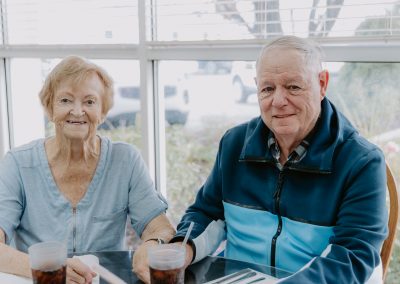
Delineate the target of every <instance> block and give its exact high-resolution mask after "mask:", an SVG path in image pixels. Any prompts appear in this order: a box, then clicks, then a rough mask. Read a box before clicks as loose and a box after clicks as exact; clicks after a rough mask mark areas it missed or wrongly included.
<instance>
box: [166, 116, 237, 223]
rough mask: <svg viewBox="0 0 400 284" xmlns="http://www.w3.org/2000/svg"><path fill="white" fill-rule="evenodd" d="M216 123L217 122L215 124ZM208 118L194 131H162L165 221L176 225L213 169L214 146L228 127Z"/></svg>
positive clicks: (228, 125) (174, 129) (176, 129)
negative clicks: (164, 158) (167, 214)
mask: <svg viewBox="0 0 400 284" xmlns="http://www.w3.org/2000/svg"><path fill="white" fill-rule="evenodd" d="M216 120H219V121H218V122H217V121H216ZM221 121H223V119H218V118H210V119H209V120H207V121H204V127H201V128H199V129H197V130H192V129H187V128H185V127H182V126H179V125H177V126H171V127H168V128H167V129H166V140H167V142H166V143H167V146H166V150H167V151H166V152H167V153H166V154H167V194H168V201H169V204H170V210H169V217H170V218H171V220H172V221H173V223H175V224H177V223H178V222H179V220H180V218H181V217H182V215H183V214H184V212H185V209H186V208H187V207H188V205H190V204H191V203H193V201H194V198H195V195H196V193H197V191H198V190H199V188H200V187H201V185H202V184H203V183H204V182H205V180H206V178H207V176H208V175H209V173H210V171H211V168H212V166H213V163H214V160H215V155H216V153H217V149H218V142H219V140H220V138H221V137H222V135H223V132H224V131H226V130H227V129H228V128H229V127H230V126H231V123H225V124H224V123H221Z"/></svg>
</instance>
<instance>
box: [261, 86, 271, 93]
mask: <svg viewBox="0 0 400 284" xmlns="http://www.w3.org/2000/svg"><path fill="white" fill-rule="evenodd" d="M273 91H274V88H273V87H265V88H264V89H262V90H261V92H262V93H268V94H270V93H272V92H273Z"/></svg>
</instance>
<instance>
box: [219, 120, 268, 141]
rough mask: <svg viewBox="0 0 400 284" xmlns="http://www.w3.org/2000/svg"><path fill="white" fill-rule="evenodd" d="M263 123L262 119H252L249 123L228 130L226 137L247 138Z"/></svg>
mask: <svg viewBox="0 0 400 284" xmlns="http://www.w3.org/2000/svg"><path fill="white" fill-rule="evenodd" d="M260 123H262V120H261V117H260V116H258V117H255V118H252V119H251V120H249V121H246V122H244V123H241V124H238V125H236V126H234V127H232V128H230V129H228V130H227V131H226V133H225V136H232V137H237V136H247V135H249V134H250V133H252V132H254V131H255V129H256V128H257V127H258V126H259V125H260Z"/></svg>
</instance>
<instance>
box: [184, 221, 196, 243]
mask: <svg viewBox="0 0 400 284" xmlns="http://www.w3.org/2000/svg"><path fill="white" fill-rule="evenodd" d="M193 225H194V223H193V221H192V222H190V225H189V229H188V230H187V232H186V235H185V238H184V239H183V242H182V246H183V247H184V246H186V243H187V241H188V239H189V236H190V232H191V231H192V229H193Z"/></svg>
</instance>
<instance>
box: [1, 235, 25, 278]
mask: <svg viewBox="0 0 400 284" xmlns="http://www.w3.org/2000/svg"><path fill="white" fill-rule="evenodd" d="M5 241H6V236H5V234H4V231H3V230H2V229H0V271H1V272H6V273H10V274H15V275H20V276H24V277H28V278H32V272H31V268H30V265H29V257H28V255H27V254H26V253H23V252H20V251H18V250H16V249H14V248H12V247H10V246H8V245H6V244H5Z"/></svg>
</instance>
